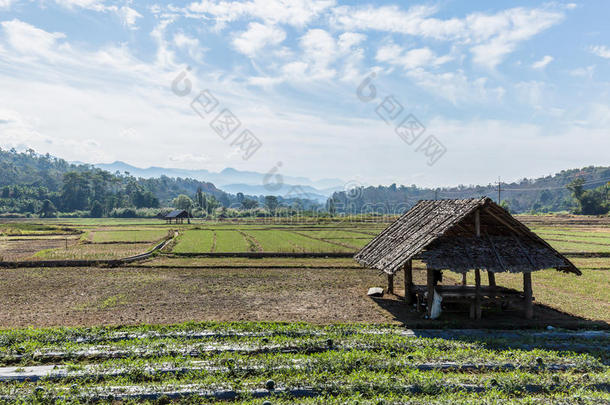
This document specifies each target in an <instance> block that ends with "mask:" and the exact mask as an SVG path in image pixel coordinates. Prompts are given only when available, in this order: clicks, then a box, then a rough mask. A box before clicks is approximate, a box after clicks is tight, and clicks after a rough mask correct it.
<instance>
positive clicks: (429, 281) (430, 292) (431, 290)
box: [427, 269, 434, 317]
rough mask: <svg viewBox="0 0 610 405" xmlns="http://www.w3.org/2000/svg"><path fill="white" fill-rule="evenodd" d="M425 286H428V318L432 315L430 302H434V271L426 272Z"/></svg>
mask: <svg viewBox="0 0 610 405" xmlns="http://www.w3.org/2000/svg"><path fill="white" fill-rule="evenodd" d="M427 286H428V299H427V301H428V309H427V312H428V317H430V315H432V302H433V300H434V270H430V269H428V270H427Z"/></svg>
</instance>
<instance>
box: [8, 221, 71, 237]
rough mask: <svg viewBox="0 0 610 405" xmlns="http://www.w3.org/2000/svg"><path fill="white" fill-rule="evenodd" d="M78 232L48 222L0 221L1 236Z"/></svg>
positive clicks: (69, 233)
mask: <svg viewBox="0 0 610 405" xmlns="http://www.w3.org/2000/svg"><path fill="white" fill-rule="evenodd" d="M75 233H78V230H76V229H74V228H68V227H65V226H54V225H50V224H42V223H34V222H6V223H0V235H3V236H20V235H25V236H28V235H32V236H35V235H40V234H43V235H45V234H58V235H72V234H75Z"/></svg>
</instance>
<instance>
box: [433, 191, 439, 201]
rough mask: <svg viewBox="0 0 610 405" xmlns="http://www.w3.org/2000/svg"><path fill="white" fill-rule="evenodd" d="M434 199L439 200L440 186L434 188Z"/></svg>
mask: <svg viewBox="0 0 610 405" xmlns="http://www.w3.org/2000/svg"><path fill="white" fill-rule="evenodd" d="M434 199H435V200H438V188H437V189H436V190H434Z"/></svg>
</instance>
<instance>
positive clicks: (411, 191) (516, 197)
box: [332, 166, 610, 213]
mask: <svg viewBox="0 0 610 405" xmlns="http://www.w3.org/2000/svg"><path fill="white" fill-rule="evenodd" d="M576 178H582V179H584V180H585V183H584V188H585V189H586V190H589V189H594V188H597V187H599V186H602V185H604V184H606V183H607V182H609V181H610V167H594V166H589V167H585V168H582V169H571V170H563V171H561V172H560V173H557V174H555V175H552V176H546V177H541V178H537V179H523V180H521V181H518V182H513V183H501V199H502V201H505V202H506V204H508V207H509V209H510V210H511V211H512V212H515V213H522V212H528V211H537V212H556V211H567V210H572V209H573V208H574V204H575V202H574V200H573V199H572V198H571V192H570V191H569V190H568V189H567V188H566V185H568V184H569V183H570V182H572V181H573V180H574V179H576ZM485 195H486V196H489V197H492V198H494V199H497V196H498V186H497V185H496V184H489V185H486V186H463V185H461V186H458V187H450V188H438V189H431V188H419V187H417V186H415V185H412V186H397V185H396V184H392V185H391V186H387V187H385V186H378V187H361V188H357V189H354V190H350V192H349V193H346V192H337V193H334V194H333V196H332V199H333V204H334V205H335V210H336V211H337V212H349V213H352V212H357V213H359V212H388V213H401V212H403V211H404V210H405V209H407V208H410V207H411V206H413V205H414V204H415V203H416V202H417V201H419V200H424V199H435V198H470V197H480V196H485Z"/></svg>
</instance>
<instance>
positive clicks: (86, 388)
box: [0, 217, 610, 405]
mask: <svg viewBox="0 0 610 405" xmlns="http://www.w3.org/2000/svg"><path fill="white" fill-rule="evenodd" d="M530 220H531V221H532V222H531V224H532V228H533V229H534V230H535V231H536V232H537V233H538V234H539V235H540V236H541V237H543V238H544V239H545V240H547V241H548V242H549V243H550V244H551V245H552V246H554V247H555V248H557V249H558V250H560V251H562V252H564V253H566V254H568V257H569V258H570V260H572V261H573V262H574V263H575V264H576V266H577V267H579V268H580V269H581V270H582V272H583V275H582V276H580V277H578V276H575V275H572V274H568V275H567V274H561V273H558V272H556V271H555V270H543V271H539V272H536V273H535V274H534V275H533V277H532V279H533V290H534V296H535V318H534V320H533V321H525V320H523V319H522V317H521V314H520V312H519V311H518V310H516V309H508V310H503V311H500V310H499V309H496V308H485V309H484V311H483V320H482V321H480V322H479V323H476V324H475V323H473V322H472V321H470V320H469V319H468V314H467V313H465V312H464V311H462V310H453V309H451V308H446V309H445V310H444V312H443V314H442V316H441V318H440V319H439V320H435V321H430V320H425V319H422V317H421V314H420V313H418V312H416V311H414V309H412V308H408V307H407V306H406V305H405V304H404V302H403V301H402V294H403V291H402V285H403V280H402V277H403V276H402V273H399V274H398V275H397V277H395V295H392V294H386V295H384V297H383V298H379V299H371V298H369V297H367V296H366V291H367V289H368V288H369V287H371V286H385V281H386V280H385V278H384V277H380V276H379V273H378V272H377V271H375V270H370V269H363V268H361V267H360V266H359V265H358V264H357V263H356V262H354V261H353V259H351V258H349V257H342V258H333V257H324V256H322V257H299V258H296V257H264V258H248V257H223V256H213V257H204V256H201V255H200V256H197V254H200V253H216V254H222V253H227V254H229V253H240V252H259V253H299V254H300V253H308V252H311V253H346V254H349V253H350V252H355V251H356V250H358V249H359V248H361V247H362V246H364V245H365V244H366V243H368V241H370V240H371V239H372V238H373V237H374V236H375V235H376V234H378V233H379V232H380V231H381V230H383V228H384V226H385V224H380V223H366V222H360V223H354V222H341V221H327V222H325V223H307V222H303V223H297V224H290V223H272V224H269V223H257V222H254V221H243V222H234V221H223V222H201V223H197V221H193V223H192V224H190V225H187V224H184V225H171V226H170V225H165V224H162V223H159V222H158V221H152V220H122V219H120V220H110V219H103V220H99V221H96V220H93V219H83V220H62V221H59V220H52V221H48V222H47V221H45V222H44V223H42V224H39V223H36V224H29V225H28V224H27V223H19V224H18V225H16V226H14V225H10V224H0V225H1V226H0V233H2V235H0V256H1V257H0V259H3V258H4V260H17V261H18V260H27V259H29V260H32V259H33V260H56V259H57V260H59V259H61V260H65V259H117V258H122V257H127V256H132V255H136V254H139V253H143V252H145V251H148V250H149V249H151V248H152V247H153V246H154V245H155V244H156V243H158V241H159V240H161V239H162V238H164V237H165V236H167V235H168V233H170V232H171V233H172V234H173V232H174V231H178V236H177V238H175V240H174V241H173V242H172V244H170V245H169V246H168V248H167V249H166V250H165V251H163V252H160V253H159V254H156V255H155V256H154V257H152V258H150V259H148V260H145V261H142V262H138V263H133V264H130V265H129V266H128V267H120V268H96V267H85V268H75V267H71V268H48V269H45V268H27V269H26V268H7V269H2V270H3V278H2V281H0V307H1V308H3V311H0V326H4V327H5V328H6V329H0V403H83V402H98V403H135V402H138V403H140V402H148V403H155V404H157V403H168V402H171V401H174V402H184V403H202V402H205V403H209V402H214V403H223V402H232V403H245V404H263V403H273V404H291V403H304V404H344V403H353V404H356V403H358V404H379V403H401V404H403V403H432V404H436V403H438V404H452V405H453V404H460V403H464V404H467V403H468V404H470V403H490V404H496V403H498V404H500V403H502V404H504V403H516V404H521V403H523V404H533V403H535V404H556V403H559V404H573V403H578V404H606V403H610V369H609V368H608V367H609V365H610V357H609V356H608V353H610V335H609V333H610V332H608V331H609V330H610V326H609V325H608V323H609V322H610V277H609V276H608V274H609V273H608V271H609V270H610V257H608V253H609V252H610V250H609V249H610V224H608V223H607V222H608V221H605V220H604V219H596V218H589V219H588V220H587V221H581V220H580V218H577V219H574V220H571V219H561V220H560V221H558V222H554V221H556V219H555V218H553V217H533V218H531V219H530ZM527 223H528V222H526V224H527ZM584 253H586V254H584ZM413 276H414V281H415V282H416V283H419V284H421V283H424V280H425V265H424V263H422V262H419V261H415V262H414V272H413ZM443 276H444V277H443V283H446V284H453V283H458V282H459V281H460V277H459V276H458V275H457V274H453V273H451V272H444V274H443ZM469 279H470V278H469ZM470 281H472V280H470ZM485 281H486V278H485V276H484V282H485ZM496 281H497V283H498V285H502V286H506V287H511V288H516V289H521V287H522V285H521V284H522V278H521V277H520V275H514V274H503V273H502V274H497V275H496ZM235 321H238V322H235ZM253 321H256V322H253ZM303 321H309V322H311V323H302V322H303ZM176 322H187V323H183V324H176ZM103 325H106V326H103ZM126 325H131V326H126ZM547 325H553V326H554V328H552V329H551V330H545V329H544V328H546V326H547ZM26 326H31V327H29V328H27V329H23V327H26ZM482 326H484V327H487V328H494V329H498V328H500V329H504V330H476V329H472V328H479V327H482ZM413 328H425V329H413ZM431 328H434V329H431ZM437 328H442V329H437ZM452 328H460V329H452ZM461 328H466V329H461ZM518 328H534V329H530V330H528V329H518ZM562 328H586V329H587V330H581V331H578V330H575V331H572V330H568V329H562ZM591 328H593V329H595V330H591ZM508 329H512V330H508Z"/></svg>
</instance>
